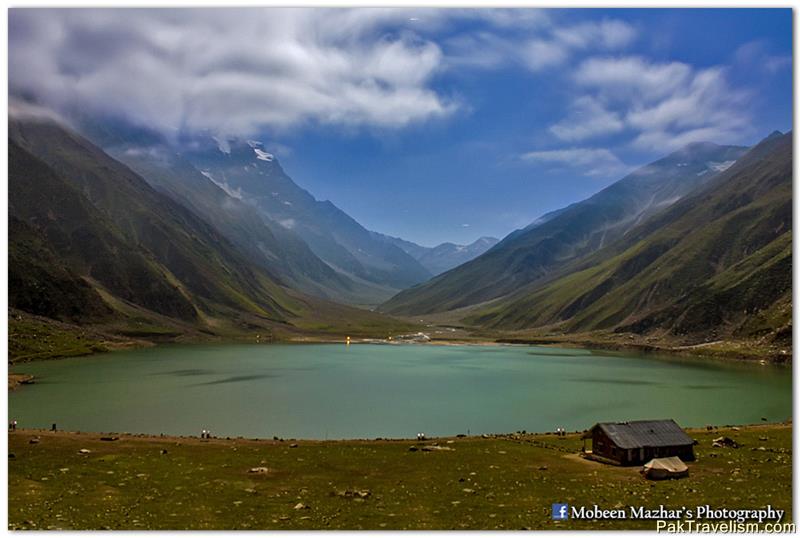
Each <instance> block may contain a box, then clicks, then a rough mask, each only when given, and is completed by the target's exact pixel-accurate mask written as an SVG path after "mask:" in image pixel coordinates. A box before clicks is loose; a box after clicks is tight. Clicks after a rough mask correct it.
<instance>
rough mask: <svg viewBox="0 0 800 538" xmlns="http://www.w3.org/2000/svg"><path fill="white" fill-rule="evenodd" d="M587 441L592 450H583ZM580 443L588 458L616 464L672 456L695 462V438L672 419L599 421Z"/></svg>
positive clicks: (628, 463)
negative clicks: (582, 444) (590, 443)
mask: <svg viewBox="0 0 800 538" xmlns="http://www.w3.org/2000/svg"><path fill="white" fill-rule="evenodd" d="M587 439H591V442H592V448H591V450H587V449H586V440H587ZM583 440H584V442H583V443H584V446H583V452H584V454H586V455H587V457H590V458H592V459H596V460H599V461H604V462H606V463H613V464H616V465H642V464H644V463H646V462H649V461H650V460H651V459H653V458H667V457H671V456H677V457H679V458H680V459H682V460H683V461H694V439H692V438H691V437H689V436H688V435H686V432H684V431H683V430H682V429H681V427H680V426H678V425H677V424H676V423H675V421H674V420H671V419H666V420H632V421H630V422H599V423H597V424H595V425H594V426H592V428H591V429H590V430H589V431H587V432H586V433H585V434H584V435H583Z"/></svg>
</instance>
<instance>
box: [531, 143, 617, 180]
mask: <svg viewBox="0 0 800 538" xmlns="http://www.w3.org/2000/svg"><path fill="white" fill-rule="evenodd" d="M520 158H521V159H522V160H524V161H530V162H537V163H542V164H550V165H557V166H559V167H567V168H576V169H582V173H583V174H584V175H587V176H610V175H614V174H619V173H621V172H622V171H624V170H626V168H627V167H626V166H625V164H624V163H623V162H622V161H620V160H619V158H618V157H617V156H616V155H614V153H612V152H611V151H610V150H608V149H605V148H569V149H553V150H546V151H531V152H528V153H524V154H523V155H521V156H520Z"/></svg>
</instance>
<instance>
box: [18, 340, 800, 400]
mask: <svg viewBox="0 0 800 538" xmlns="http://www.w3.org/2000/svg"><path fill="white" fill-rule="evenodd" d="M345 338H346V337H330V336H313V335H308V336H299V337H294V338H290V339H287V340H271V341H267V342H261V341H255V340H251V339H250V338H232V339H221V340H218V341H213V342H201V341H181V342H152V341H149V340H130V341H124V342H114V345H111V346H108V347H105V348H103V349H96V350H93V351H90V352H87V353H82V354H80V355H74V354H72V355H71V354H64V355H51V356H47V357H44V358H40V359H30V360H20V361H15V362H9V363H8V366H7V367H8V369H9V371H8V390H9V391H13V390H19V389H20V387H21V386H22V385H28V384H34V383H35V382H36V381H35V378H34V376H32V375H30V374H26V373H24V372H15V373H12V372H11V371H10V369H11V368H12V367H14V366H19V365H22V364H26V363H29V362H45V361H56V360H63V359H69V358H76V357H88V356H94V355H98V354H101V353H109V354H111V353H114V352H117V351H127V350H135V349H147V348H156V347H164V346H171V345H179V346H193V345H202V344H205V345H209V344H211V345H221V346H224V345H235V344H253V345H275V344H284V345H287V344H296V345H303V344H341V345H347V341H346V340H345ZM350 344H352V345H364V344H373V345H388V346H397V345H427V346H476V347H492V346H494V347H503V346H519V347H525V346H528V347H533V346H541V347H562V348H571V349H583V350H588V351H596V350H606V351H612V352H622V353H626V352H627V353H643V354H652V355H663V356H672V357H676V358H677V357H681V358H696V359H700V360H713V361H723V362H731V361H735V362H746V363H751V364H752V363H760V364H762V365H765V366H766V365H769V366H783V367H791V366H792V355H791V354H788V355H786V356H785V359H784V360H776V359H775V358H774V357H768V358H758V357H754V356H751V355H744V354H741V353H735V352H729V353H709V352H707V351H706V352H704V350H706V349H707V348H708V345H709V344H716V342H711V343H709V344H699V345H692V346H671V347H662V346H657V345H653V344H644V343H638V342H631V343H626V342H604V341H594V340H584V339H578V340H559V339H555V338H546V337H543V338H510V337H498V338H495V339H489V338H474V339H473V338H453V339H448V338H431V339H430V340H429V341H413V340H388V339H378V338H358V339H353V340H351V341H350Z"/></svg>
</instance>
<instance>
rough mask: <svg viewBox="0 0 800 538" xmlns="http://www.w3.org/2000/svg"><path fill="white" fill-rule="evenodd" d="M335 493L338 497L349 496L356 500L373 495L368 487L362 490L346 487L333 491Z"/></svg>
mask: <svg viewBox="0 0 800 538" xmlns="http://www.w3.org/2000/svg"><path fill="white" fill-rule="evenodd" d="M333 494H334V495H336V496H337V497H348V498H354V499H356V500H362V499H366V498H367V497H369V496H371V495H372V492H371V491H370V490H368V489H362V490H350V489H344V490H337V491H335V492H333Z"/></svg>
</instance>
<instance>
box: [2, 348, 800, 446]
mask: <svg viewBox="0 0 800 538" xmlns="http://www.w3.org/2000/svg"><path fill="white" fill-rule="evenodd" d="M11 371H12V372H24V373H30V374H33V375H35V376H36V378H37V379H36V384H34V385H29V386H23V387H21V388H20V389H18V390H15V391H13V392H11V393H10V394H9V419H10V420H13V419H16V420H18V421H19V426H20V427H40V428H45V427H47V428H49V427H50V425H51V424H52V423H54V422H55V423H57V424H58V427H59V429H66V430H79V431H99V432H131V433H150V434H159V433H165V434H177V435H199V433H200V431H201V430H202V429H209V430H211V431H212V433H213V434H214V435H217V436H245V437H269V438H271V437H272V436H279V437H283V438H307V439H326V438H327V439H341V438H374V437H406V438H407V437H415V436H416V434H417V433H418V432H425V433H426V434H427V435H455V434H459V433H471V434H480V433H494V432H498V433H500V432H513V431H517V430H527V431H529V432H531V431H535V432H542V431H552V430H554V429H555V428H557V427H564V428H566V429H567V430H582V429H585V428H588V427H590V426H591V425H592V424H594V423H595V422H598V421H622V420H633V419H659V418H674V419H675V420H676V421H677V422H678V423H679V424H680V425H682V426H685V427H690V426H704V425H706V424H716V425H724V424H743V423H754V422H760V421H761V418H762V417H764V418H766V419H768V420H770V421H783V420H786V419H789V418H791V415H792V373H791V368H790V367H780V366H771V365H758V364H749V363H748V364H745V363H740V362H734V363H726V362H721V361H705V360H699V359H680V358H658V357H654V356H651V355H645V356H636V355H633V354H626V353H617V352H600V351H588V350H577V349H562V348H552V347H531V346H467V345H464V346H435V345H414V344H406V345H377V344H376V345H373V344H354V345H351V346H345V345H344V344H307V345H306V344H303V345H299V344H287V345H192V346H163V347H162V346H159V347H155V348H149V349H142V350H133V351H121V352H115V353H105V354H99V355H93V356H89V357H77V358H71V359H63V360H57V361H46V362H34V363H28V364H21V365H17V366H14V367H12V368H11Z"/></svg>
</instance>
